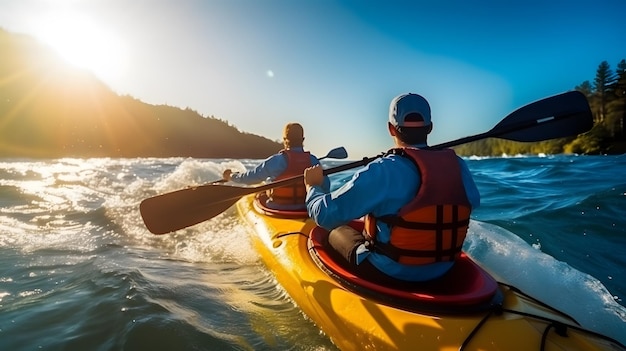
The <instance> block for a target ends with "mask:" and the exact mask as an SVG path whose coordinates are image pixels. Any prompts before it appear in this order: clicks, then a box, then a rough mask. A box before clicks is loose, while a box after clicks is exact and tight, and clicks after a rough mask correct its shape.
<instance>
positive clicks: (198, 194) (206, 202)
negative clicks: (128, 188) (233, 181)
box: [139, 184, 255, 234]
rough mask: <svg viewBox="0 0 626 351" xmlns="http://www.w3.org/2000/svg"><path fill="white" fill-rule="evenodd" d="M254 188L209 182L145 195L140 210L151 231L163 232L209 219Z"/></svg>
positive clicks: (252, 191)
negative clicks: (164, 192)
mask: <svg viewBox="0 0 626 351" xmlns="http://www.w3.org/2000/svg"><path fill="white" fill-rule="evenodd" d="M254 192H255V191H254V188H241V187H234V186H228V185H220V184H208V185H202V186H198V187H193V188H186V189H181V190H178V191H174V192H171V193H166V194H162V195H157V196H154V197H151V198H148V199H145V200H143V201H142V202H141V204H140V205H139V211H140V212H141V217H142V218H143V221H144V223H145V225H146V228H148V230H149V231H150V232H151V233H153V234H166V233H170V232H174V231H176V230H179V229H183V228H187V227H190V226H192V225H194V224H198V223H200V222H204V221H206V220H209V219H211V218H213V217H215V216H217V215H219V214H220V213H222V212H224V211H226V210H227V209H228V208H229V207H231V206H232V205H234V204H235V202H237V200H239V198H241V197H242V196H244V195H247V194H251V193H254Z"/></svg>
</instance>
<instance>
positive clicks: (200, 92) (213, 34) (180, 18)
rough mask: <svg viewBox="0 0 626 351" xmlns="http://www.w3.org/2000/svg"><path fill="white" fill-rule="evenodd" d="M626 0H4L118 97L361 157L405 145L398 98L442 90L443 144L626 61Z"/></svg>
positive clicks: (9, 18) (438, 106)
mask: <svg viewBox="0 0 626 351" xmlns="http://www.w3.org/2000/svg"><path fill="white" fill-rule="evenodd" d="M624 13H626V2H624V1H622V0H599V1H594V2H589V1H577V0H574V1H571V0H570V1H535V0H529V1H496V0H492V1H486V0H479V1H417V0H416V1H393V0H390V1H382V0H381V1H367V0H361V1H359V0H350V1H332V0H309V1H305V0H303V1H297V0H265V1H261V0H220V1H213V0H195V1H194V0H176V1H174V0H171V1H165V0H133V1H127V0H20V1H13V0H0V27H2V28H4V29H6V30H9V31H12V32H16V33H26V34H30V35H33V36H35V37H37V38H39V39H41V40H42V41H45V42H47V43H49V44H50V45H52V46H53V47H55V48H57V49H58V50H59V52H61V53H62V54H63V55H64V56H65V57H66V58H67V59H68V60H70V61H73V62H74V63H75V64H77V65H81V66H83V67H85V68H87V69H91V70H93V71H94V72H95V73H96V74H97V75H98V76H99V77H100V78H101V79H102V80H103V81H104V82H105V83H107V84H108V85H109V86H110V87H111V88H112V89H113V90H115V91H116V92H118V93H120V94H129V95H132V96H134V97H136V98H138V99H140V100H142V101H145V102H147V103H151V104H168V105H172V106H178V107H181V108H186V107H189V108H191V109H193V110H196V111H198V112H199V113H201V114H202V115H205V116H211V115H212V116H215V117H217V118H220V119H223V120H227V121H228V122H229V123H230V124H231V125H234V126H236V127H237V128H238V129H240V130H242V131H245V132H249V133H254V134H259V135H263V136H266V137H268V138H270V139H275V140H278V139H280V137H281V130H282V126H283V125H284V124H285V123H287V122H292V121H296V122H300V123H302V124H303V125H304V127H305V136H306V140H305V147H306V148H308V149H310V150H311V151H313V152H314V153H316V154H318V155H320V156H322V155H324V154H325V153H326V152H327V151H328V150H330V149H331V148H333V147H336V146H345V147H346V148H347V150H348V152H349V154H350V158H361V157H365V156H373V155H376V154H378V153H380V152H382V151H385V150H387V149H388V148H389V147H391V146H392V144H391V139H390V137H389V135H388V134H387V130H386V120H387V113H388V106H389V102H390V100H391V99H392V98H393V97H394V96H396V95H398V94H401V93H405V92H414V93H419V94H421V95H423V96H424V97H425V98H426V99H428V100H429V102H430V104H431V108H432V113H433V122H434V131H433V133H432V134H431V137H430V144H437V143H441V142H445V141H449V140H453V139H457V138H460V137H464V136H468V135H473V134H477V133H482V132H484V131H486V130H488V129H490V128H491V127H492V126H493V125H495V124H496V123H497V122H498V121H499V120H500V119H501V118H503V117H504V116H506V114H508V113H509V112H512V111H513V110H515V109H516V108H518V107H520V106H522V105H524V104H526V103H529V102H532V101H535V100H537V99H540V98H543V97H546V96H549V95H554V94H558V93H561V92H564V91H568V90H572V89H573V88H574V87H575V86H576V85H578V84H580V83H582V82H583V81H585V80H589V81H592V80H593V78H594V77H595V71H596V69H597V67H598V65H599V64H600V62H602V61H607V62H608V63H609V64H610V65H611V68H613V69H614V68H615V67H616V66H617V63H618V62H619V61H620V60H622V59H626V46H625V45H624V42H625V38H626V21H624V19H623V14H624Z"/></svg>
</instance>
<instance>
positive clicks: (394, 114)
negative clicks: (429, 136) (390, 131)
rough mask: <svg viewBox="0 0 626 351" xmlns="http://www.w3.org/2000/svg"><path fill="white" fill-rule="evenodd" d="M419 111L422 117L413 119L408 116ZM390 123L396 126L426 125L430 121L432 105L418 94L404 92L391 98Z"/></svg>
mask: <svg viewBox="0 0 626 351" xmlns="http://www.w3.org/2000/svg"><path fill="white" fill-rule="evenodd" d="M414 113H417V114H419V115H420V116H421V117H422V120H419V118H416V119H413V118H409V120H406V117H407V116H408V115H410V114H414ZM389 123H391V124H392V125H393V126H394V127H426V126H429V125H430V123H431V121H430V105H429V104H428V101H426V99H424V98H423V97H422V96H421V95H418V94H413V93H409V94H402V95H399V96H396V97H395V98H394V99H393V100H391V104H390V105H389Z"/></svg>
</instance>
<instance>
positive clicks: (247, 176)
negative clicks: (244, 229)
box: [222, 123, 330, 210]
mask: <svg viewBox="0 0 626 351" xmlns="http://www.w3.org/2000/svg"><path fill="white" fill-rule="evenodd" d="M303 142H304V129H303V128H302V126H301V125H300V124H299V123H288V124H287V125H285V128H284V129H283V146H284V149H283V150H281V151H280V152H278V153H277V154H274V155H272V156H270V157H268V158H267V159H265V160H264V161H263V162H261V163H260V164H259V165H257V166H256V167H255V168H253V169H251V170H249V171H247V172H244V173H233V172H232V170H230V169H226V170H225V171H224V173H223V174H222V177H223V178H224V180H226V181H233V182H237V183H243V184H249V185H252V184H258V183H261V182H263V181H268V180H269V181H270V182H272V181H277V180H281V179H284V178H288V177H292V176H295V175H300V174H302V173H303V172H304V170H305V169H306V168H307V167H310V166H314V165H319V164H320V162H319V160H318V159H317V157H315V156H314V155H312V154H311V153H310V152H308V151H304V147H303ZM321 185H322V187H323V188H324V189H326V190H328V189H330V180H329V179H328V177H324V179H323V180H322V184H321ZM305 196H306V189H305V187H304V183H297V184H293V185H289V186H284V187H278V188H274V189H271V190H268V201H267V203H266V205H267V206H268V207H270V208H274V209H281V210H301V209H304V208H305V204H304V198H305Z"/></svg>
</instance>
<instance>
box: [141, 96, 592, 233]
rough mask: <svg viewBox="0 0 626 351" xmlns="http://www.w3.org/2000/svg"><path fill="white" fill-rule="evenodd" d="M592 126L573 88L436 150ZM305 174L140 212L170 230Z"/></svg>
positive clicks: (188, 194) (153, 202) (177, 194)
mask: <svg viewBox="0 0 626 351" xmlns="http://www.w3.org/2000/svg"><path fill="white" fill-rule="evenodd" d="M592 126H593V120H592V115H591V110H590V109H589V104H588V103H587V99H586V98H585V95H584V94H582V93H580V92H578V91H571V92H567V93H563V94H559V95H555V96H551V97H548V98H545V99H542V100H538V101H535V102H532V103H530V104H528V105H526V106H523V107H521V108H519V109H517V110H515V111H513V112H512V113H510V114H509V115H508V116H506V117H505V118H504V119H503V120H502V121H500V123H498V124H497V125H496V126H495V127H493V128H492V129H491V130H489V131H487V132H485V133H481V134H477V135H474V136H469V137H465V138H461V139H457V140H454V141H450V142H447V143H443V144H439V145H436V146H432V147H430V148H431V149H442V148H447V147H451V146H455V145H460V144H464V143H468V142H471V141H476V140H480V139H485V138H501V139H507V140H515V141H541V140H548V139H554V138H561V137H566V136H571V135H576V134H580V133H584V132H586V131H588V130H589V129H591V127H592ZM329 154H330V153H329ZM382 155H383V154H381V155H378V156H375V157H371V158H364V159H363V160H360V161H356V162H351V163H347V164H344V165H341V166H338V167H333V168H329V169H326V170H324V174H326V175H330V174H333V173H338V172H342V171H345V170H349V169H352V168H356V167H360V166H364V165H366V164H368V163H370V162H371V161H373V160H375V159H376V158H379V157H381V156H382ZM303 178H304V175H297V176H294V177H290V178H286V179H283V180H280V181H277V182H273V183H269V184H264V185H260V186H255V187H236V186H230V185H222V184H207V185H201V186H197V187H191V188H186V189H181V190H178V191H174V192H171V193H166V194H162V195H157V196H155V197H151V198H148V199H145V200H143V201H142V202H141V205H140V211H141V215H142V217H143V220H144V223H145V224H146V227H147V228H148V230H150V232H152V233H154V234H165V233H169V232H173V231H176V230H179V229H183V228H186V227H189V226H192V225H194V224H198V223H200V222H203V221H206V220H209V219H211V218H213V217H215V216H217V215H219V214H220V213H222V212H224V211H225V210H227V209H228V208H230V207H231V206H232V205H233V204H235V202H237V201H238V200H239V199H240V198H241V197H243V196H245V195H248V194H254V193H258V192H261V191H265V190H269V189H273V188H276V187H280V186H286V185H289V184H293V183H295V182H302V181H303Z"/></svg>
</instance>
